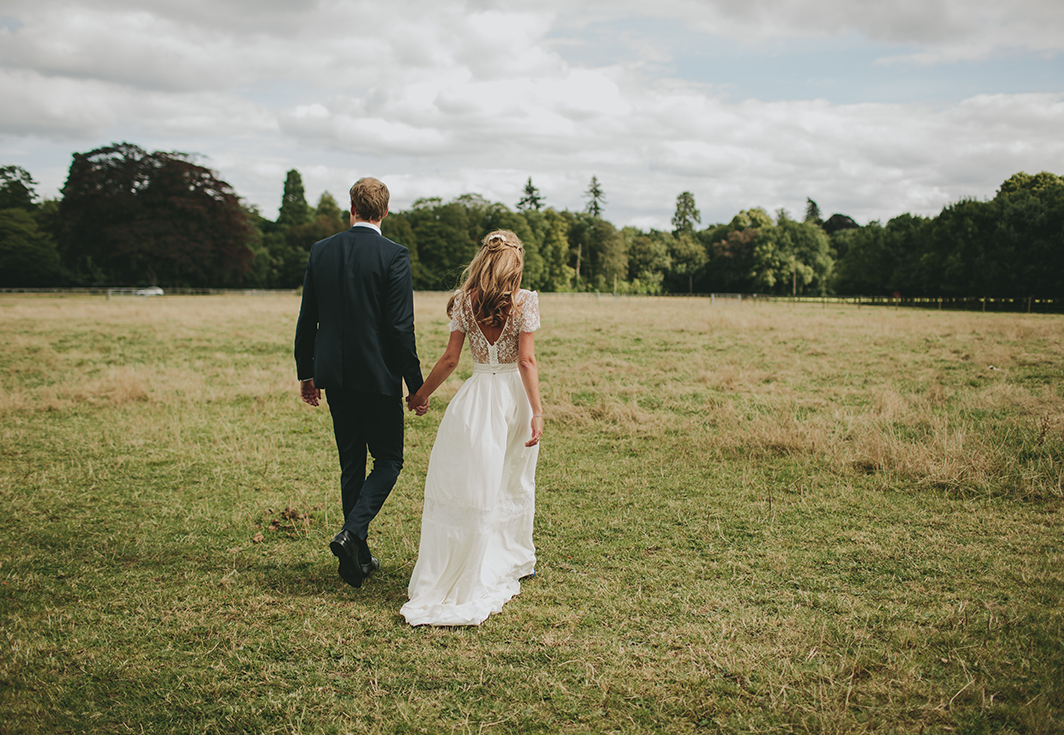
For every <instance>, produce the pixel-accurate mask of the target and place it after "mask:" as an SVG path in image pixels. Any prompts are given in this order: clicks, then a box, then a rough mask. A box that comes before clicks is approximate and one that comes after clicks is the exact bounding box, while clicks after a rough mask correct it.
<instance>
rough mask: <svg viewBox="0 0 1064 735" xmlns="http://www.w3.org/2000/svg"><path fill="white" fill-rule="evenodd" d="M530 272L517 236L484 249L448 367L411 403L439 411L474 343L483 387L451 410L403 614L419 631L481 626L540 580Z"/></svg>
mask: <svg viewBox="0 0 1064 735" xmlns="http://www.w3.org/2000/svg"><path fill="white" fill-rule="evenodd" d="M523 267H524V248H523V246H522V244H521V241H520V240H519V239H518V238H517V235H515V234H514V233H512V232H510V231H509V230H496V231H495V232H492V233H490V234H488V236H487V237H485V238H484V241H483V244H482V246H481V248H480V251H479V252H478V253H477V255H476V256H475V257H474V258H473V260H472V262H471V263H470V264H469V266H468V267H467V268H466V270H465V273H464V275H463V281H464V282H463V284H462V287H461V288H460V289H459V290H458V291H456V292H455V294H454V296H452V297H451V300H450V301H449V302H448V304H447V315H448V316H449V317H450V318H451V324H450V330H451V337H450V341H449V342H448V343H447V348H446V349H445V350H444V353H443V357H441V358H440V360H439V362H437V363H436V366H435V367H434V368H433V369H432V373H431V374H429V377H428V379H427V380H426V381H425V384H424V385H423V386H421V389H420V390H418V391H417V392H416V393H414V394H413V395H411V396H410V397H409V398H408V399H407V404H408V407H409V408H410V410H412V411H416V412H417V413H419V414H423V413H424V412H425V410H427V408H428V402H429V396H430V395H432V392H433V391H435V390H436V389H437V388H438V387H439V386H440V384H441V383H443V381H444V380H446V379H447V377H448V376H449V375H450V374H451V373H452V372H453V371H454V369H455V367H456V366H457V365H458V358H459V356H460V355H461V353H462V343H463V342H464V341H465V338H466V337H467V336H468V337H469V349H470V351H471V352H472V353H473V376H472V377H471V378H469V380H467V381H466V382H465V383H464V384H463V385H462V387H461V388H460V389H459V390H458V393H456V394H455V396H454V398H453V399H452V400H451V402H450V404H449V405H448V406H447V410H446V412H445V413H444V416H443V420H442V421H441V422H440V428H439V430H438V432H437V434H436V443H435V444H434V445H433V447H432V454H431V455H430V458H429V469H428V475H427V476H426V478H425V509H424V513H423V515H422V519H421V544H420V546H419V548H418V558H417V563H416V564H415V565H414V572H413V574H412V575H411V577H410V585H409V587H408V589H407V591H408V593H409V596H410V601H409V602H407V603H406V604H405V605H403V607H402V609H401V610H400V612H401V613H402V615H403V617H405V618H406V621H407V622H408V623H409V624H410V625H479V624H480V623H482V622H483V621H484V620H485V619H486V618H487V617H488V616H489V615H491V614H492V613H495V612H499V611H500V610H501V609H502V606H503V605H504V604H505V603H506V602H507V600H509V599H510V598H511V597H513V596H514V595H516V594H517V593H518V592H520V591H521V583H520V581H519V580H520V579H521V578H523V577H528V576H531V575H532V574H534V573H535V562H536V550H535V547H534V546H533V545H532V519H533V515H534V512H535V479H536V459H537V457H538V456H539V439H540V436H542V434H543V408H542V405H541V403H540V397H539V372H538V369H537V366H536V356H535V351H534V349H533V345H534V333H535V330H536V329H537V328H539V297H538V295H537V294H536V292H534V291H526V290H524V289H522V288H520V285H521V272H522V269H523Z"/></svg>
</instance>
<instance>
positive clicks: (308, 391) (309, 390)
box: [299, 378, 321, 406]
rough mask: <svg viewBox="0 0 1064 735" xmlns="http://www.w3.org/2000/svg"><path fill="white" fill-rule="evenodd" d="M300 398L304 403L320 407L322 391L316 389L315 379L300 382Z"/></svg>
mask: <svg viewBox="0 0 1064 735" xmlns="http://www.w3.org/2000/svg"><path fill="white" fill-rule="evenodd" d="M299 397H300V398H302V399H303V403H306V404H308V405H311V406H317V405H318V402H319V401H320V400H321V389H320V388H315V387H314V378H311V379H309V380H304V381H301V382H300V384H299Z"/></svg>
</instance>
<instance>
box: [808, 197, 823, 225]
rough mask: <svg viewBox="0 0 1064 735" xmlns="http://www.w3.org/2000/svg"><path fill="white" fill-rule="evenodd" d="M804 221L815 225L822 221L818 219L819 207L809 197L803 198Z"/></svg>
mask: <svg viewBox="0 0 1064 735" xmlns="http://www.w3.org/2000/svg"><path fill="white" fill-rule="evenodd" d="M805 221H806V222H812V223H813V224H815V225H821V224H823V223H824V220H822V219H820V207H818V206H817V203H816V202H814V201H813V200H812V199H810V198H809V197H806V198H805Z"/></svg>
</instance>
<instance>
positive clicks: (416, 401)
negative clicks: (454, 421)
mask: <svg viewBox="0 0 1064 735" xmlns="http://www.w3.org/2000/svg"><path fill="white" fill-rule="evenodd" d="M464 343H465V332H461V331H458V330H455V331H453V332H451V338H450V339H449V340H448V341H447V348H446V349H445V350H444V351H443V357H441V358H440V359H439V360H437V361H436V364H435V365H434V366H433V368H432V372H431V373H429V377H428V378H427V379H426V380H425V383H424V385H422V386H421V388H419V389H418V392H417V393H415V394H414V395H412V396H410V397H409V398H407V399H406V405H407V406H408V407H409V408H410V410H411V411H417V412H418V415H419V416H420V415H424V413H425V411H424V409H427V408H428V406H429V396H431V395H432V394H433V393H434V392H436V389H437V388H439V387H440V386H441V385H442V384H443V381H445V380H447V378H449V377H450V376H451V373H453V372H454V369H455V368H456V367H458V358H460V357H461V356H462V345H463V344H464ZM418 409H422V410H418Z"/></svg>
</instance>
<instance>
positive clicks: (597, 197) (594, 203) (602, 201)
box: [584, 176, 606, 217]
mask: <svg viewBox="0 0 1064 735" xmlns="http://www.w3.org/2000/svg"><path fill="white" fill-rule="evenodd" d="M584 198H585V199H587V207H586V208H585V209H584V211H585V212H587V213H588V214H590V215H591V216H592V217H601V216H602V210H603V208H604V207H605V205H606V195H605V194H603V192H602V185H601V184H599V180H598V177H597V176H592V177H591V183H590V184H588V187H587V191H586V192H584Z"/></svg>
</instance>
